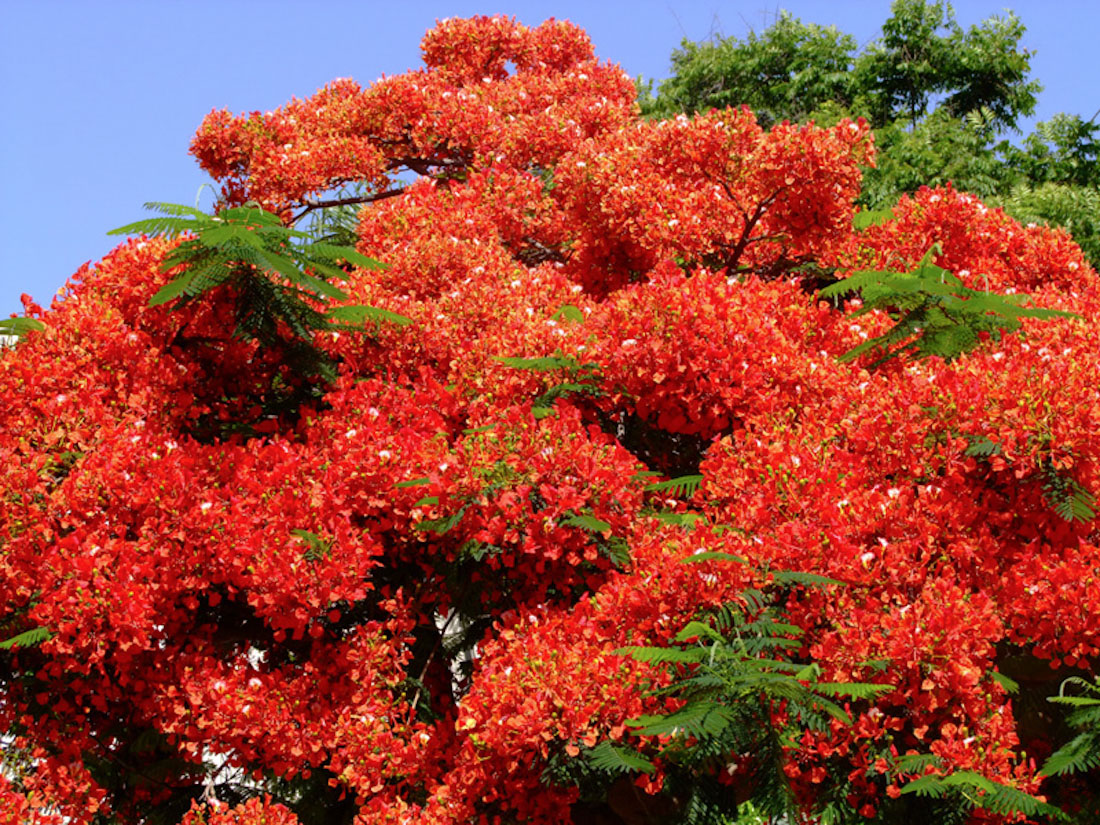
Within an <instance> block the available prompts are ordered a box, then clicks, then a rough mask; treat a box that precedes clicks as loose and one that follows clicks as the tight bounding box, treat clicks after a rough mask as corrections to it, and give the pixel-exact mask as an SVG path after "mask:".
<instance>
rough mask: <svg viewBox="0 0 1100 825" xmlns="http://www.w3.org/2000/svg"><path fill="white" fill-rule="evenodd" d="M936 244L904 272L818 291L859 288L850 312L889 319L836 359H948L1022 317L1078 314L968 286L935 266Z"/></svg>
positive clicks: (863, 276) (860, 276)
mask: <svg viewBox="0 0 1100 825" xmlns="http://www.w3.org/2000/svg"><path fill="white" fill-rule="evenodd" d="M941 252H942V250H941V249H940V246H939V244H935V245H933V247H932V248H931V249H930V250H929V251H928V253H927V254H926V255H925V256H924V258H923V259H922V260H921V262H920V263H919V264H918V265H917V267H916V269H914V270H913V271H912V272H908V273H897V272H886V271H880V270H860V271H858V272H855V273H853V274H852V275H851V276H850V277H848V278H847V279H845V280H842V281H838V282H837V283H834V284H830V285H829V286H827V287H825V288H824V289H822V290H821V291H820V292H819V293H818V295H819V297H821V298H826V299H828V298H832V299H834V300H839V298H840V297H841V296H843V295H846V294H849V293H853V292H859V293H860V295H861V296H862V298H863V306H862V307H861V308H860V309H858V310H857V311H856V312H855V313H854V314H855V315H856V316H859V315H864V314H866V313H868V312H873V311H876V310H879V311H883V312H886V313H888V314H889V315H890V317H891V318H892V319H894V326H893V327H891V328H890V329H889V330H887V331H886V332H885V333H884V334H882V335H880V336H877V337H875V338H871V339H869V340H867V341H865V342H863V343H862V344H860V345H858V346H856V347H854V348H852V349H850V350H849V351H848V352H846V353H844V354H843V355H842V356H841V357H840V360H841V361H852V360H854V359H856V358H859V357H860V356H862V355H865V354H867V353H870V352H878V353H879V357H878V359H877V360H876V361H875V362H874V363H873V364H872V365H871V366H872V367H877V366H880V365H881V364H883V363H885V362H887V361H889V360H891V359H893V358H898V357H901V356H907V355H908V356H912V357H913V358H916V359H922V358H928V357H931V356H938V357H940V358H943V359H944V360H946V361H953V360H955V359H957V358H959V357H961V356H962V355H964V354H965V353H967V352H969V351H971V350H972V349H974V348H975V347H976V346H978V344H979V342H980V341H981V338H982V335H988V336H990V337H991V338H993V339H994V340H999V339H1000V337H1001V335H1003V334H1004V333H1005V332H1013V331H1014V330H1016V329H1018V328H1019V327H1020V320H1021V319H1022V318H1040V319H1050V318H1057V317H1079V316H1077V315H1074V314H1073V313H1070V312H1063V311H1061V310H1053V309H1045V308H1040V307H1031V306H1027V305H1026V303H1025V302H1026V300H1027V299H1026V296H1021V295H997V294H993V293H989V292H988V291H984V292H983V291H981V290H975V289H971V288H969V287H967V286H966V285H965V284H963V282H962V281H961V280H960V279H959V278H958V277H957V276H955V275H954V274H953V273H951V272H949V271H947V270H946V269H943V268H942V267H940V266H937V265H936V264H934V263H933V262H932V261H933V258H934V257H936V256H937V255H939V254H941Z"/></svg>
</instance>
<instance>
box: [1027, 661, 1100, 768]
mask: <svg viewBox="0 0 1100 825" xmlns="http://www.w3.org/2000/svg"><path fill="white" fill-rule="evenodd" d="M1070 686H1075V687H1079V688H1081V690H1082V693H1081V694H1080V695H1068V694H1067V693H1066V688H1067V687H1070ZM1048 701H1050V702H1054V703H1056V704H1059V705H1064V706H1066V707H1070V708H1073V711H1072V712H1071V713H1070V714H1069V716H1068V717H1067V719H1066V722H1067V723H1068V724H1069V725H1070V727H1073V728H1077V729H1079V730H1080V731H1081V732H1080V733H1078V734H1077V735H1076V736H1075V737H1074V738H1073V739H1071V740H1070V741H1069V742H1067V743H1066V744H1065V745H1063V746H1062V747H1061V748H1059V749H1058V750H1056V751H1055V752H1054V753H1052V754H1051V755H1050V758H1048V759H1047V761H1046V762H1045V763H1044V764H1043V768H1042V770H1041V771H1040V773H1042V774H1043V775H1045V776H1058V775H1060V774H1070V773H1084V772H1086V771H1093V770H1096V769H1098V768H1100V676H1097V677H1095V678H1094V680H1093V681H1092V682H1091V683H1090V682H1086V681H1085V680H1084V679H1082V678H1080V677H1078V676H1073V677H1070V678H1069V679H1066V680H1065V681H1064V682H1062V687H1061V689H1060V690H1059V691H1058V695H1057V696H1052V697H1050V699H1049V700H1048Z"/></svg>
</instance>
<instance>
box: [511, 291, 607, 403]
mask: <svg viewBox="0 0 1100 825" xmlns="http://www.w3.org/2000/svg"><path fill="white" fill-rule="evenodd" d="M570 310H573V311H574V312H575V313H576V314H577V315H580V318H581V319H583V314H581V313H580V310H578V309H577V308H576V307H574V306H571V305H569V304H566V305H565V306H563V307H562V308H561V309H559V310H558V311H557V312H556V313H554V317H555V318H557V317H564V318H568V319H570V320H577V316H576V315H573V314H572V313H571V312H569V311H570ZM496 360H497V361H500V362H501V363H502V364H505V365H506V366H509V367H513V368H514V369H519V370H529V371H531V372H560V373H561V374H562V376H563V378H564V379H565V380H563V381H560V382H559V383H557V384H553V385H551V386H550V387H549V388H548V389H546V390H545V391H544V392H543V393H542V394H541V395H540V396H539V397H538V398H536V399H535V401H534V403H533V404H532V408H531V412H532V413H533V414H534V416H535V418H545V417H546V416H548V415H551V414H552V413H553V411H554V402H555V401H557V400H558V399H559V398H568V397H569V396H584V395H590V396H596V395H600V394H601V393H602V392H603V388H602V387H601V382H602V380H603V379H602V376H601V375H600V365H599V364H597V363H596V362H595V361H589V362H587V363H581V362H580V361H578V360H577V359H576V358H574V357H573V356H572V355H565V354H564V353H562V352H561V351H560V350H559V351H558V352H557V353H555V354H554V355H545V356H539V357H536V358H517V357H512V356H503V355H498V356H496Z"/></svg>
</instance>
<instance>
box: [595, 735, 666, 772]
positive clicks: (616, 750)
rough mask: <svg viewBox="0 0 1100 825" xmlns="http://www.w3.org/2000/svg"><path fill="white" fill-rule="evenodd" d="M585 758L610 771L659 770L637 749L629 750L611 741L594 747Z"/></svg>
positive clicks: (602, 769) (598, 767) (601, 768)
mask: <svg viewBox="0 0 1100 825" xmlns="http://www.w3.org/2000/svg"><path fill="white" fill-rule="evenodd" d="M585 758H586V759H587V760H588V762H589V763H590V764H591V765H592V767H594V768H597V769H599V770H601V771H607V772H608V773H612V774H618V773H632V772H635V771H637V772H640V773H653V772H654V771H656V770H657V767H656V765H654V764H653V763H652V762H650V761H649V760H648V759H646V758H645V757H644V756H642V755H641V754H640V753H637V752H636V751H632V750H629V749H628V748H623V747H619V746H616V745H612V744H611V743H610V742H607V741H604V742H600V743H599V744H598V745H596V747H594V748H592V749H591V750H590V751H588V752H587V753H586V754H585Z"/></svg>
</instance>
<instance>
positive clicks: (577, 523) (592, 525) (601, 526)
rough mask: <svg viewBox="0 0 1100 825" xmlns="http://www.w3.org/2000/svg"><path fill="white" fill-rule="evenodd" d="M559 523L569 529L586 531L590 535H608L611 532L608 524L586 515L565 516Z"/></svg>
mask: <svg viewBox="0 0 1100 825" xmlns="http://www.w3.org/2000/svg"><path fill="white" fill-rule="evenodd" d="M561 523H562V524H565V525H568V526H569V527H580V528H581V529H582V530H588V531H589V532H590V533H608V532H610V531H611V525H610V524H608V523H607V522H606V521H603V520H601V519H598V518H596V517H595V516H592V515H588V514H587V513H582V514H580V515H575V516H567V517H566V518H564V519H562V522H561Z"/></svg>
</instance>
